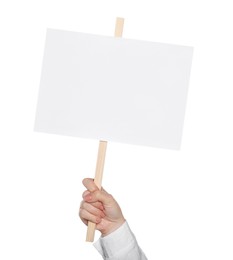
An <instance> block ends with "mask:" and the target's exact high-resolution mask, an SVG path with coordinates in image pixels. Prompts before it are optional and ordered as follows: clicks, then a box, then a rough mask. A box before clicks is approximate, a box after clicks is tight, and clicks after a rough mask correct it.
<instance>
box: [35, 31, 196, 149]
mask: <svg viewBox="0 0 233 260" xmlns="http://www.w3.org/2000/svg"><path fill="white" fill-rule="evenodd" d="M192 54H193V48H192V47H187V46H179V45H172V44H164V43H156V42H146V41H138V40H130V39H122V38H114V37H107V36H97V35H90V34H84V33H78V32H69V31H62V30H53V29H48V30H47V36H46V43H45V51H44V59H43V66H42V74H41V82H40V89H39V96H38V104H37V112H36V120H35V130H36V131H40V132H46V133H52V134H61V135H68V136H77V137H83V138H94V139H98V140H106V141H113V142H122V143H128V144H136V145H146V146H155V147H160V148H169V149H179V148H180V144H181V137H182V128H183V122H184V115H185V106H186V99H187V91H188V83H189V78H190V70H191V62H192Z"/></svg>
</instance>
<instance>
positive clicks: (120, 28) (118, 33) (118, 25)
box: [115, 17, 124, 37]
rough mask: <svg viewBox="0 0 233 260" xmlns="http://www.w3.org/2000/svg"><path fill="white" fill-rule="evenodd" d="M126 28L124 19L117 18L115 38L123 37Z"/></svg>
mask: <svg viewBox="0 0 233 260" xmlns="http://www.w3.org/2000/svg"><path fill="white" fill-rule="evenodd" d="M123 27H124V18H120V17H117V18H116V27H115V37H122V34H123Z"/></svg>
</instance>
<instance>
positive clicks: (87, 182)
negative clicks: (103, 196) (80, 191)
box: [83, 178, 99, 192]
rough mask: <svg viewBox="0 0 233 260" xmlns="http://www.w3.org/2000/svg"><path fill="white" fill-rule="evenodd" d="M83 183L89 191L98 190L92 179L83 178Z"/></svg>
mask: <svg viewBox="0 0 233 260" xmlns="http://www.w3.org/2000/svg"><path fill="white" fill-rule="evenodd" d="M83 185H84V186H85V187H86V188H87V190H89V191H90V192H94V191H96V190H99V189H98V187H97V186H96V184H95V183H94V181H93V179H90V178H86V179H83Z"/></svg>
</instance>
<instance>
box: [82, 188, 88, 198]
mask: <svg viewBox="0 0 233 260" xmlns="http://www.w3.org/2000/svg"><path fill="white" fill-rule="evenodd" d="M88 194H90V191H89V190H85V191H84V192H83V194H82V197H83V198H84V197H85V196H87V195H88Z"/></svg>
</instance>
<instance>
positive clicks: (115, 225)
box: [101, 217, 126, 237]
mask: <svg viewBox="0 0 233 260" xmlns="http://www.w3.org/2000/svg"><path fill="white" fill-rule="evenodd" d="M125 221H126V220H125V219H124V217H122V218H121V219H119V220H117V221H114V222H111V223H109V225H108V227H107V228H106V229H105V230H103V231H102V232H101V234H102V237H106V236H107V235H109V234H111V233H112V232H114V231H115V230H117V229H118V228H119V227H121V226H122V225H123V224H124V223H125Z"/></svg>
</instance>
